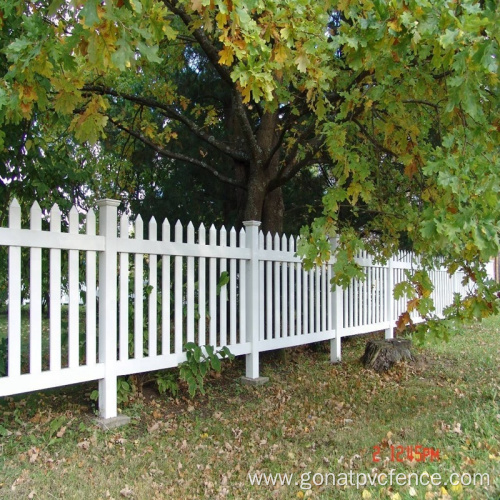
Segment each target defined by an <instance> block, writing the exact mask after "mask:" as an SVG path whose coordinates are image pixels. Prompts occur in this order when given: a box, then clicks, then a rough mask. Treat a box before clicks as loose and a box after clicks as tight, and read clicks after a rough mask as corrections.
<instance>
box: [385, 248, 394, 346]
mask: <svg viewBox="0 0 500 500" xmlns="http://www.w3.org/2000/svg"><path fill="white" fill-rule="evenodd" d="M386 270H387V280H386V286H387V288H386V290H385V294H386V295H385V300H386V308H385V311H386V315H387V316H386V319H387V321H388V322H389V326H388V327H387V328H386V329H385V338H386V339H393V338H394V319H393V318H394V272H393V260H392V256H391V257H390V259H389V265H388V267H387V268H386Z"/></svg>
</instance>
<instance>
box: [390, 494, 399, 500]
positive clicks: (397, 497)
mask: <svg viewBox="0 0 500 500" xmlns="http://www.w3.org/2000/svg"><path fill="white" fill-rule="evenodd" d="M391 500H401V495H400V494H399V493H394V495H392V497H391Z"/></svg>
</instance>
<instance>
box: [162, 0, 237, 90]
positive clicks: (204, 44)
mask: <svg viewBox="0 0 500 500" xmlns="http://www.w3.org/2000/svg"><path fill="white" fill-rule="evenodd" d="M163 3H164V4H165V6H166V7H167V9H168V10H170V12H172V14H175V15H176V16H178V17H179V18H180V19H181V21H182V22H183V23H184V25H185V26H186V27H187V28H188V29H191V28H190V26H191V24H192V22H193V20H192V18H191V16H190V15H189V14H188V13H187V12H186V11H185V10H184V9H183V8H182V7H180V6H179V4H178V3H177V2H176V0H163ZM192 34H193V37H194V38H195V39H196V41H197V42H198V43H199V44H200V47H201V48H202V49H203V51H204V52H205V54H206V55H207V57H208V59H209V60H210V62H211V63H212V64H213V66H214V68H215V70H216V71H217V73H219V75H220V77H221V78H222V80H224V81H225V82H226V83H227V84H228V85H229V86H230V87H231V88H234V82H233V80H232V79H231V72H230V71H229V68H226V67H225V66H223V65H221V64H219V51H218V50H217V48H216V47H215V45H213V43H212V42H211V41H210V40H209V38H208V37H207V35H206V34H205V32H204V31H203V30H202V29H201V28H197V29H195V30H193V31H192Z"/></svg>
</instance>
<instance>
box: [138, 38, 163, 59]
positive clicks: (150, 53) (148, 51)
mask: <svg viewBox="0 0 500 500" xmlns="http://www.w3.org/2000/svg"><path fill="white" fill-rule="evenodd" d="M137 49H138V50H139V52H140V53H141V55H143V56H144V57H146V59H147V60H148V61H150V62H152V63H161V62H162V61H163V59H161V57H158V45H153V46H150V45H146V44H145V43H144V42H142V41H140V42H139V43H138V44H137Z"/></svg>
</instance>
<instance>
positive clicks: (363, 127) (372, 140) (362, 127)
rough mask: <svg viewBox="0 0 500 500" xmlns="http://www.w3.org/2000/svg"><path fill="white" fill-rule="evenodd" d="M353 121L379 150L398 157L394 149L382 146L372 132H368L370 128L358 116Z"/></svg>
mask: <svg viewBox="0 0 500 500" xmlns="http://www.w3.org/2000/svg"><path fill="white" fill-rule="evenodd" d="M352 122H353V123H355V124H356V125H357V126H358V127H359V129H360V130H361V132H363V134H364V135H365V137H366V138H367V139H368V140H369V141H370V142H371V143H372V144H373V145H374V146H375V147H376V148H377V149H378V150H379V151H382V152H384V153H386V154H388V155H389V156H392V157H395V158H397V156H398V155H397V154H396V153H394V151H391V150H390V149H388V148H386V147H385V146H382V144H380V143H379V142H378V141H377V140H376V139H375V138H374V137H373V136H372V135H371V134H370V132H368V129H367V128H366V127H365V126H364V125H363V124H362V123H361V122H359V121H358V120H357V119H356V118H353V119H352Z"/></svg>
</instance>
